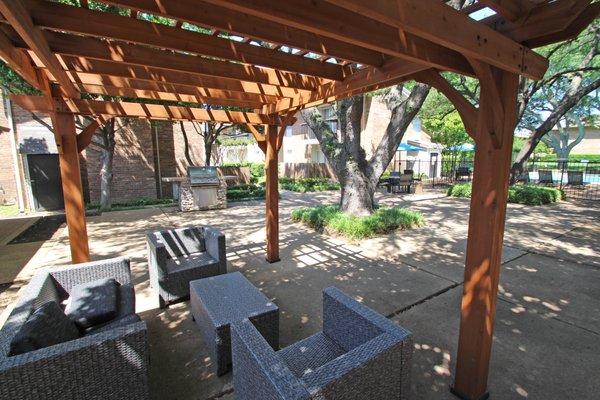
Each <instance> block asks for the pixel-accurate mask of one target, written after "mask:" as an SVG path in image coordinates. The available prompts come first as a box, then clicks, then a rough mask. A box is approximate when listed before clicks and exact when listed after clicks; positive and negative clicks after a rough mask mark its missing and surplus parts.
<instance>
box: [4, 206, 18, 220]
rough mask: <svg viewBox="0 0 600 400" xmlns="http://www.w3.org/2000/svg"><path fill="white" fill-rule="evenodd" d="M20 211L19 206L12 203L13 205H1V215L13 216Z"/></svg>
mask: <svg viewBox="0 0 600 400" xmlns="http://www.w3.org/2000/svg"><path fill="white" fill-rule="evenodd" d="M18 213H19V206H17V205H16V204H15V205H12V206H3V205H0V217H12V216H14V215H17V214H18Z"/></svg>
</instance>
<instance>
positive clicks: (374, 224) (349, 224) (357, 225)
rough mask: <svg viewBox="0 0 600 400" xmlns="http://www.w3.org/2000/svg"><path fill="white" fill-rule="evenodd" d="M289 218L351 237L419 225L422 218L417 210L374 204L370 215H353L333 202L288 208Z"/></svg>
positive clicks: (366, 235)
mask: <svg viewBox="0 0 600 400" xmlns="http://www.w3.org/2000/svg"><path fill="white" fill-rule="evenodd" d="M292 220H293V221H296V222H302V223H304V224H306V225H308V226H310V227H312V228H314V229H316V230H317V231H320V232H327V233H330V234H334V235H340V236H344V237H346V238H348V239H352V240H357V239H365V238H369V237H373V236H376V235H378V234H387V233H390V232H393V231H395V230H397V229H410V228H414V227H419V226H422V225H423V224H424V222H425V220H424V218H423V216H422V215H421V213H419V212H417V211H410V210H407V209H403V208H400V207H393V208H378V209H377V210H375V211H374V212H373V214H371V215H368V216H364V217H357V216H353V215H348V214H345V213H343V212H341V211H340V208H339V206H337V205H322V206H317V207H306V208H299V209H296V210H294V211H292Z"/></svg>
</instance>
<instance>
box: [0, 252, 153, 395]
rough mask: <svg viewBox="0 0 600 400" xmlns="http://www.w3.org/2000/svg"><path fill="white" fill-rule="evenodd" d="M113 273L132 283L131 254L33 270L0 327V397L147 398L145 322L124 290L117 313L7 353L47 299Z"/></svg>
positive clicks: (59, 299) (123, 283)
mask: <svg viewBox="0 0 600 400" xmlns="http://www.w3.org/2000/svg"><path fill="white" fill-rule="evenodd" d="M110 277H112V278H115V279H116V280H117V281H118V282H119V283H120V284H121V286H123V288H127V287H129V288H133V286H132V283H131V274H130V270H129V260H127V259H124V258H114V259H109V260H103V261H97V262H90V263H84V264H75V265H72V266H68V267H65V268H58V269H53V270H45V271H41V272H39V273H37V274H36V275H35V276H34V277H33V278H32V279H31V282H30V283H29V284H28V285H27V286H26V287H24V288H23V289H22V291H21V292H20V295H19V298H18V300H17V303H16V305H15V308H14V310H13V311H12V312H11V313H10V315H9V317H8V319H7V321H6V323H5V324H4V326H3V327H2V329H1V330H0V398H1V399H31V400H40V399H75V400H79V399H81V400H83V399H147V398H148V396H149V393H148V340H147V332H146V324H145V323H144V322H139V321H140V320H139V318H138V317H137V316H136V315H135V314H134V313H135V297H133V299H132V298H131V296H123V302H122V304H120V308H119V315H118V319H115V320H114V321H113V322H111V323H109V324H107V325H104V326H102V327H100V328H98V329H95V330H91V331H90V332H88V333H85V335H83V336H82V337H80V338H78V339H75V340H71V341H68V342H64V343H60V344H56V345H53V346H49V347H45V348H41V349H38V350H34V351H30V352H27V353H24V354H20V355H15V356H10V355H9V354H10V343H11V340H12V339H13V337H14V336H15V335H16V334H17V332H18V331H19V329H20V327H21V326H22V324H23V323H24V322H25V321H26V320H27V319H28V318H29V316H30V315H31V314H32V313H33V311H34V310H36V309H37V308H38V307H40V306H41V305H43V304H44V303H46V302H48V301H56V302H58V303H59V304H60V303H61V302H62V301H63V300H64V299H66V298H67V297H68V295H69V292H70V291H71V289H72V288H73V287H74V286H75V285H78V284H80V283H85V282H91V281H95V280H97V279H102V278H110Z"/></svg>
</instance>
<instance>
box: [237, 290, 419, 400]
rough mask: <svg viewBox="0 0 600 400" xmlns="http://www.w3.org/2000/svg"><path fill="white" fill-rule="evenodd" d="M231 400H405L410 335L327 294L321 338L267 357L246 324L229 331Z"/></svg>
mask: <svg viewBox="0 0 600 400" xmlns="http://www.w3.org/2000/svg"><path fill="white" fill-rule="evenodd" d="M231 346H232V355H233V385H234V392H235V398H236V399H237V400H255V399H262V400H283V399H286V400H287V399H294V400H301V399H344V400H364V399H369V400H390V399H406V398H407V397H408V390H409V374H410V369H411V358H412V352H413V342H412V334H411V333H410V332H409V331H407V330H406V329H403V328H402V327H400V326H398V325H396V324H394V323H393V322H391V321H390V320H388V319H387V318H385V317H383V316H381V315H380V314H378V313H376V312H374V311H373V310H371V309H369V308H368V307H366V306H364V305H362V304H360V303H358V302H356V301H354V300H353V299H351V298H349V297H348V296H346V295H344V294H343V293H342V292H340V291H339V290H337V289H335V288H328V289H325V290H324V291H323V331H322V332H319V333H317V334H315V335H313V336H311V337H309V338H307V339H305V340H302V341H300V342H298V343H296V344H293V345H291V346H289V347H286V348H284V349H282V350H279V351H274V350H273V349H272V348H271V346H269V345H268V343H267V342H266V341H265V339H264V338H263V337H262V336H261V335H260V333H259V332H258V331H257V330H256V328H255V327H254V325H253V324H252V322H251V321H249V320H244V321H242V322H240V323H236V324H233V325H232V327H231Z"/></svg>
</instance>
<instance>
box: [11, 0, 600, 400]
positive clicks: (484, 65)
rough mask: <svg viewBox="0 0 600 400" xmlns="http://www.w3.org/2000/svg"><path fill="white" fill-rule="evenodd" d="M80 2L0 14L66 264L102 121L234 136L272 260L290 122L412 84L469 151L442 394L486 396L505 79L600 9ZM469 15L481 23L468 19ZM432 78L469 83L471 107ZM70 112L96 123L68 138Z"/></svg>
mask: <svg viewBox="0 0 600 400" xmlns="http://www.w3.org/2000/svg"><path fill="white" fill-rule="evenodd" d="M79 2H80V3H81V7H75V6H69V5H64V4H59V3H56V2H52V1H45V0H0V12H1V13H2V15H3V19H2V24H0V29H1V30H0V57H1V58H2V59H3V60H4V61H6V62H7V63H8V64H9V65H10V66H11V67H12V68H13V69H14V70H15V71H17V72H18V73H19V74H20V75H21V76H22V77H23V78H24V79H25V80H26V81H27V82H29V83H30V84H31V85H32V86H34V87H35V88H37V89H39V90H40V91H41V92H42V94H43V96H18V95H13V96H12V100H13V101H14V102H16V103H17V104H19V105H20V106H21V107H23V108H25V109H27V110H31V111H39V112H44V113H48V114H49V115H50V116H51V119H52V124H53V127H54V131H55V136H56V142H57V146H58V149H59V153H60V169H61V177H62V184H63V191H64V199H65V211H66V216H67V224H68V230H69V241H70V246H71V255H72V259H73V261H74V262H83V261H88V260H89V248H88V238H87V232H86V220H85V208H84V202H83V196H82V189H81V176H80V170H79V152H80V151H81V150H83V149H84V148H85V147H86V146H87V144H89V143H90V141H91V137H92V135H93V133H94V131H95V130H96V129H97V128H98V127H99V126H100V124H103V123H104V122H105V121H106V120H107V119H109V118H112V117H138V118H150V119H166V120H193V121H218V122H231V123H236V124H240V123H243V124H247V125H248V128H249V129H250V131H251V132H252V134H253V135H254V137H255V138H256V140H257V142H258V144H259V146H260V148H261V149H262V150H263V151H264V152H265V154H266V161H265V167H266V175H267V183H266V188H267V198H266V212H267V216H266V220H267V222H266V228H267V260H268V261H270V262H274V261H277V260H279V231H278V229H279V228H278V226H279V225H278V224H279V221H278V188H277V154H278V151H279V149H280V147H281V144H282V141H283V140H282V137H283V134H284V131H285V128H286V126H288V125H290V124H292V123H293V122H294V117H293V116H294V114H295V113H296V112H297V111H298V110H300V109H302V108H305V107H311V106H316V105H319V104H323V103H327V102H331V101H335V100H339V99H342V98H344V97H347V96H352V95H357V94H361V93H365V92H368V91H372V90H375V89H378V88H382V87H387V86H391V85H394V84H398V83H401V82H404V81H408V80H416V81H419V82H424V83H427V84H430V85H432V86H433V87H435V88H437V89H438V90H440V91H441V92H443V93H444V94H445V95H446V96H447V97H448V98H449V99H450V101H451V102H452V103H453V104H454V105H455V106H456V108H457V110H458V112H459V113H460V115H461V117H462V119H463V121H464V123H465V126H466V128H467V130H468V133H469V134H470V135H471V136H472V137H473V139H474V140H475V142H476V144H477V147H476V148H477V150H476V154H475V167H474V179H473V194H472V199H471V212H470V219H469V234H468V245H467V254H466V262H465V281H464V289H463V300H462V309H461V325H460V336H459V347H458V355H457V366H456V373H455V382H454V387H453V391H454V393H455V394H457V395H459V396H460V397H462V398H465V399H480V398H483V397H485V396H486V394H487V378H488V369H489V360H490V354H491V346H492V334H493V326H494V316H495V309H496V297H497V291H498V278H499V272H500V260H501V254H502V242H503V232H504V220H505V211H506V198H507V189H508V178H509V164H510V161H511V149H512V141H513V133H514V129H515V124H516V104H517V102H516V100H517V88H518V83H519V76H525V77H528V78H531V79H540V78H542V76H543V75H544V73H545V71H546V69H547V67H548V61H547V60H546V59H545V58H544V57H542V56H540V55H538V54H536V53H535V52H533V51H532V50H531V48H535V47H539V46H543V45H546V44H550V43H555V42H558V41H562V40H566V39H569V38H572V37H575V36H577V35H578V34H579V33H580V32H581V31H582V30H583V29H584V28H585V27H586V26H587V25H588V24H589V23H591V21H593V20H594V19H595V18H596V17H597V16H598V13H599V11H600V3H592V2H591V0H554V1H550V0H480V1H479V2H476V3H474V4H472V5H470V6H467V7H465V8H463V9H462V10H461V11H457V10H455V9H454V8H452V7H451V6H450V5H448V4H446V2H443V1H441V0H370V1H363V0H285V1H271V0H202V1H196V0H114V1H113V0H101V1H100V2H101V3H106V4H110V5H113V6H118V7H120V8H121V10H122V11H123V12H122V13H121V14H119V15H117V14H114V13H109V12H103V11H99V10H92V9H90V8H89V6H88V1H87V0H80V1H79ZM483 9H487V10H486V11H493V12H489V13H488V14H490V15H489V16H488V17H486V18H483V19H479V20H478V19H476V18H475V15H476V14H477V12H480V11H482V10H483ZM148 15H154V16H160V17H165V18H163V19H162V20H161V21H164V23H154V22H149V21H148V20H147V18H146V17H147V16H148ZM198 28H201V29H198ZM443 71H452V72H456V73H459V74H463V75H466V76H470V77H475V78H477V79H478V80H479V82H480V88H481V90H480V101H479V105H478V107H476V106H474V105H472V104H471V103H470V102H468V101H467V100H466V99H465V98H464V97H463V96H462V95H461V94H460V93H459V92H458V91H456V90H455V89H454V88H453V87H452V86H451V85H450V84H449V83H448V81H447V80H446V79H445V78H444V77H443V76H442V75H440V72H443ZM87 94H94V95H108V96H113V98H118V99H119V100H118V101H98V100H90V98H93V97H90V96H87ZM82 95H83V96H82ZM136 99H147V100H161V101H162V102H161V104H151V102H140V101H137V102H136ZM169 102H173V103H169ZM169 104H173V105H169ZM181 104H190V106H181ZM196 104H197V105H198V106H194V105H196ZM206 104H209V105H214V106H236V107H240V108H241V109H246V110H248V111H245V112H243V111H237V112H234V111H223V110H215V109H209V108H207V107H202V106H200V105H206ZM80 114H83V115H88V116H92V117H93V121H94V122H92V123H91V124H90V125H89V126H88V127H87V128H85V129H84V130H83V131H82V132H81V133H79V134H77V133H76V130H75V116H76V115H80ZM261 125H262V126H264V127H265V128H264V129H262V132H261V129H257V127H256V126H261Z"/></svg>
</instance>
